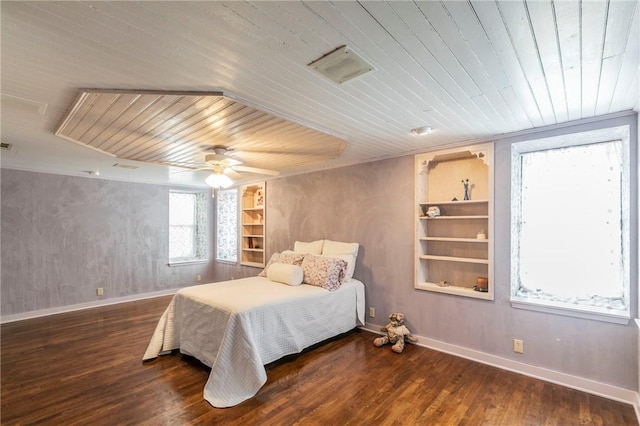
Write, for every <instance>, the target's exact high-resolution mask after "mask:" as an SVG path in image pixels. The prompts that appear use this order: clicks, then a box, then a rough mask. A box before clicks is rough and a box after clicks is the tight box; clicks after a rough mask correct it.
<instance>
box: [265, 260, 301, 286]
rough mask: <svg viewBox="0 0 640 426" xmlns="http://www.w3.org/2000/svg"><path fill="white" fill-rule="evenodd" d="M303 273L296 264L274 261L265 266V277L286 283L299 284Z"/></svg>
mask: <svg viewBox="0 0 640 426" xmlns="http://www.w3.org/2000/svg"><path fill="white" fill-rule="evenodd" d="M303 275H304V273H303V272H302V268H301V267H300V266H298V265H291V264H288V263H278V262H274V263H272V264H271V265H269V267H268V268H267V278H269V279H270V280H271V281H276V282H279V283H283V284H287V285H300V284H302V278H303Z"/></svg>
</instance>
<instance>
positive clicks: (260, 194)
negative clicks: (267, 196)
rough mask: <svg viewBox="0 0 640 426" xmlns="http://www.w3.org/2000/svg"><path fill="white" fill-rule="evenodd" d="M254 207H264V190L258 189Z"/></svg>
mask: <svg viewBox="0 0 640 426" xmlns="http://www.w3.org/2000/svg"><path fill="white" fill-rule="evenodd" d="M254 206H255V207H264V190H263V189H262V188H258V190H257V191H256V193H255V195H254Z"/></svg>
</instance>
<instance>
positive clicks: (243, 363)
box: [142, 277, 365, 408]
mask: <svg viewBox="0 0 640 426" xmlns="http://www.w3.org/2000/svg"><path fill="white" fill-rule="evenodd" d="M364 309H365V303H364V285H363V284H362V283H361V282H360V281H358V280H354V279H351V280H349V281H347V282H345V283H344V284H343V285H342V286H341V287H340V288H339V289H338V290H336V291H333V292H329V291H327V290H325V289H323V288H320V287H314V286H309V285H306V284H302V285H299V286H289V285H286V284H281V283H277V282H272V281H270V280H269V279H267V278H263V277H251V278H243V279H239V280H232V281H224V282H221V283H213V284H204V285H198V286H193V287H187V288H183V289H180V290H179V291H178V292H177V293H176V295H175V296H174V298H173V299H172V300H171V302H170V304H169V306H168V307H167V309H166V310H165V312H164V314H163V315H162V317H161V318H160V321H159V322H158V325H157V327H156V330H155V332H154V334H153V336H152V338H151V341H150V342H149V346H148V348H147V351H146V352H145V354H144V357H143V358H142V359H143V360H149V359H153V358H155V357H157V356H158V355H159V354H161V353H163V352H165V351H170V350H173V349H178V348H179V349H180V352H182V353H184V354H187V355H191V356H194V357H196V358H197V359H199V360H200V361H201V362H202V363H204V364H206V365H207V366H209V367H211V374H210V375H209V379H208V381H207V384H206V385H205V388H204V398H205V399H206V400H207V401H208V402H209V403H210V404H211V405H213V406H214V407H221V408H222V407H231V406H233V405H236V404H239V403H241V402H242V401H245V400H247V399H249V398H251V397H252V396H254V395H255V394H256V393H257V392H258V390H260V388H261V387H262V385H264V383H265V382H266V381H267V374H266V370H265V368H264V365H265V364H268V363H270V362H273V361H276V360H277V359H280V358H282V357H283V356H285V355H290V354H294V353H299V352H301V351H302V350H303V349H305V348H307V347H309V346H311V345H313V344H315V343H318V342H321V341H323V340H325V339H328V338H330V337H333V336H336V335H338V334H340V333H344V332H347V331H349V330H351V329H353V328H354V327H356V326H358V325H364Z"/></svg>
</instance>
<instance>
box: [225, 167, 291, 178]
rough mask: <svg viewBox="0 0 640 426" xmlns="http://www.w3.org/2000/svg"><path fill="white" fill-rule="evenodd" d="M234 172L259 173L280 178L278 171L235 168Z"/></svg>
mask: <svg viewBox="0 0 640 426" xmlns="http://www.w3.org/2000/svg"><path fill="white" fill-rule="evenodd" d="M233 168H234V170H236V171H238V172H247V173H259V174H261V175H269V176H278V175H280V172H279V171H277V170H269V169H260V168H258V167H247V166H234V167H233Z"/></svg>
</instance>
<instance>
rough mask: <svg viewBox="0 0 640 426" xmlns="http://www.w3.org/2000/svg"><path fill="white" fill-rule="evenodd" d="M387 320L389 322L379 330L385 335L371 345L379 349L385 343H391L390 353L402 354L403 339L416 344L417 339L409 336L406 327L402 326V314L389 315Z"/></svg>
mask: <svg viewBox="0 0 640 426" xmlns="http://www.w3.org/2000/svg"><path fill="white" fill-rule="evenodd" d="M389 319H390V320H391V322H390V323H389V324H387V325H385V326H384V327H382V328H381V329H380V330H381V331H386V332H387V335H386V336H382V337H378V338H376V339H375V340H374V341H373V344H374V345H376V346H378V347H380V346H382V345H386V344H387V343H391V344H392V345H393V346H392V347H391V350H392V351H394V352H396V353H402V351H403V350H404V342H405V339H406V340H409V341H411V342H417V341H418V339H417V338H416V337H415V336H414V335H413V334H411V333H410V332H409V329H408V328H407V326H406V325H404V315H403V314H401V313H399V312H396V313H393V314H391V315H389Z"/></svg>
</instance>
